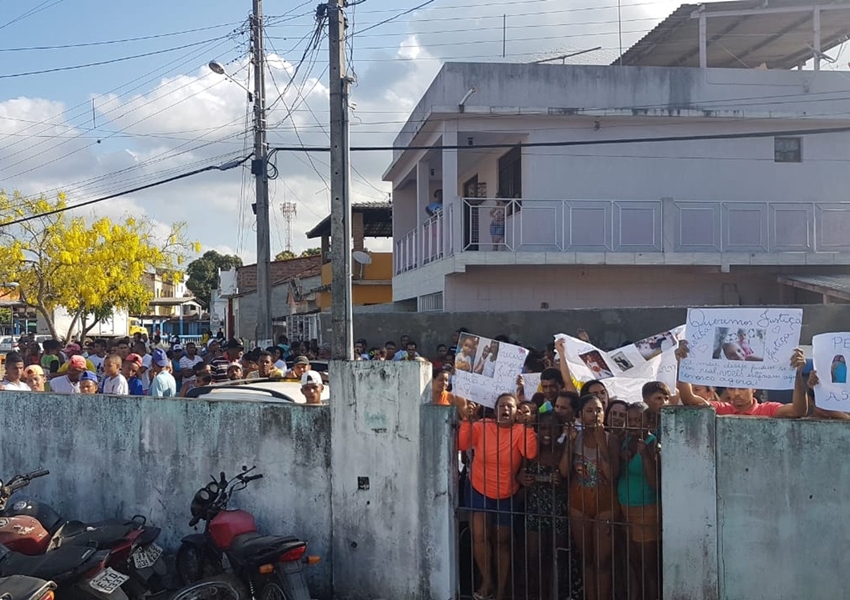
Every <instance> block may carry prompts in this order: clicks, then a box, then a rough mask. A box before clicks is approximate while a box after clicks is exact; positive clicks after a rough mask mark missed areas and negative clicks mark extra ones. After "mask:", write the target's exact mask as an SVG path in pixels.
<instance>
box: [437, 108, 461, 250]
mask: <svg viewBox="0 0 850 600" xmlns="http://www.w3.org/2000/svg"><path fill="white" fill-rule="evenodd" d="M442 144H443V146H444V149H443V185H442V188H443V212H444V214H445V218H447V219H449V220H450V227H451V230H445V239H446V240H447V246H449V247H448V248H444V254H445V255H448V254H449V253H450V252H449V250H450V249H453V250H454V252H460V250H461V248H462V247H463V228H462V221H463V219H462V217H463V210H462V208H463V207H462V206H461V200H460V196H459V195H458V188H459V183H458V173H457V160H458V152H457V150H449V149H446V148H445V146H457V123H455V122H453V121H446V122H444V123H443V139H442ZM446 226H447V227H448V226H449V225H448V224H447V225H446ZM448 240H451V242H448Z"/></svg>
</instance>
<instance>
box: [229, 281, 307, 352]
mask: <svg viewBox="0 0 850 600" xmlns="http://www.w3.org/2000/svg"><path fill="white" fill-rule="evenodd" d="M320 280H321V278H320V277H319V276H318V275H316V276H313V277H305V278H303V279H301V281H300V283H301V287H302V289H303V290H304V291H305V292H308V291H309V290H311V289H313V288H315V287H318V286H319V285H320ZM289 290H290V287H289V282H287V283H285V284H282V285H275V286H272V301H271V312H272V317H273V318H277V317H284V316H287V315H288V314H289V302H288V300H289ZM233 317H234V321H235V323H236V327H235V329H236V330H235V332H234V335H235V337H237V338H242V339H247V340H253V339H254V338H255V336H256V333H257V292H256V291H253V292H248V293H246V294H243V295H242V296H237V297H236V298H234V299H233Z"/></svg>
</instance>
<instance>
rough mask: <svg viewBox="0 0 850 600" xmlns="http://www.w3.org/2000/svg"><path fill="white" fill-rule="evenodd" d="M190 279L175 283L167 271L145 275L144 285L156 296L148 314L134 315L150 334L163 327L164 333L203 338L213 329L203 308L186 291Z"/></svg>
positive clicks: (151, 301) (152, 300) (150, 304)
mask: <svg viewBox="0 0 850 600" xmlns="http://www.w3.org/2000/svg"><path fill="white" fill-rule="evenodd" d="M185 280H186V277H185V276H184V277H183V278H182V279H180V280H179V281H174V280H173V279H172V278H171V277H169V276H168V275H167V274H166V272H165V271H161V270H157V271H156V272H153V273H145V275H144V278H143V281H144V283H145V286H146V287H147V288H148V290H150V291H151V293H152V294H153V298H151V300H150V302H149V303H148V309H147V311H146V312H145V313H144V314H138V315H134V316H135V317H137V318H138V319H139V320H140V323H141V325H142V326H144V327H146V328H147V329H148V330H149V331H154V329H155V328H156V327H160V328H161V331H163V332H164V333H169V334H175V335H179V336H186V335H189V336H200V335H201V333H202V332H203V330H204V329H207V328H208V327H209V320H208V318H207V316H206V315H205V314H204V310H203V306H201V303H200V302H198V301H197V300H196V299H195V297H194V296H193V295H192V293H191V292H189V291H188V290H187V289H186V281H185Z"/></svg>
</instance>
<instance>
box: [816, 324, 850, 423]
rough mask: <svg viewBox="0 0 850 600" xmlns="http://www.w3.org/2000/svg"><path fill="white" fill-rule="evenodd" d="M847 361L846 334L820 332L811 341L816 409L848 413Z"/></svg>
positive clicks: (849, 349)
mask: <svg viewBox="0 0 850 600" xmlns="http://www.w3.org/2000/svg"><path fill="white" fill-rule="evenodd" d="M848 358H850V333H846V332H845V333H822V334H820V335H816V336H814V337H813V338H812V362H813V363H814V369H815V371H817V374H818V380H819V383H818V385H817V386H815V403H816V404H817V406H818V408H823V409H825V410H840V411H844V412H850V386H848V385H847V360H848Z"/></svg>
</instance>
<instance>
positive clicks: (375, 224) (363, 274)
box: [307, 202, 393, 310]
mask: <svg viewBox="0 0 850 600" xmlns="http://www.w3.org/2000/svg"><path fill="white" fill-rule="evenodd" d="M351 214H352V224H351V232H352V238H353V248H354V251H353V260H352V262H351V271H352V283H351V300H352V304H353V305H354V306H368V305H370V304H386V303H389V302H392V301H393V285H392V277H393V272H392V271H393V255H392V253H391V252H370V251H369V250H367V249H366V246H365V244H364V239H365V238H379V237H383V238H391V237H392V235H393V211H392V204H391V203H389V202H375V203H368V204H355V205H353V206H352V207H351ZM330 237H331V218H330V216H327V217H325V218H324V219H323V220H322V221H321V222H320V223H319V224H318V225H316V226H315V227H314V228H313V229H311V230H310V231H308V232H307V238H308V239H315V238H321V240H322V284H321V286H320V287H318V288H316V289H315V290H313V291H314V292H316V304H317V305H318V307H319V309H320V310H326V309H329V308H330V306H331V281H332V273H331V262H330V254H329V250H330V241H331V240H330Z"/></svg>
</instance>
